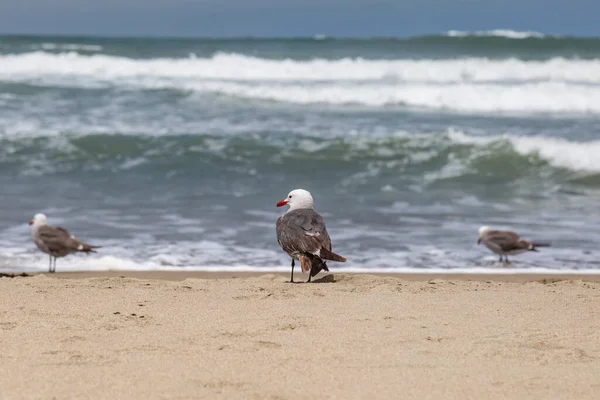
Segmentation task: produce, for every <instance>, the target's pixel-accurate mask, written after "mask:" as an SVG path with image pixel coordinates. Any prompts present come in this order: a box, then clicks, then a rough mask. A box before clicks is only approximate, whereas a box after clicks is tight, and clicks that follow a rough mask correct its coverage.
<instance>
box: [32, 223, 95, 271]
mask: <svg viewBox="0 0 600 400" xmlns="http://www.w3.org/2000/svg"><path fill="white" fill-rule="evenodd" d="M29 225H31V238H32V239H33V242H34V243H35V244H36V246H37V247H38V248H39V249H40V250H41V251H43V252H44V253H46V254H48V255H50V268H49V269H48V272H56V258H57V257H64V256H66V255H69V254H71V253H74V252H78V251H81V252H84V253H90V252H92V253H95V251H94V249H97V248H100V247H101V246H92V245H89V244H85V243H83V242H80V241H79V240H77V239H75V236H73V235H71V234H70V233H69V231H68V230H66V229H65V228H60V227H58V226H50V225H48V221H47V219H46V216H45V215H44V214H35V216H34V217H33V219H32V220H31V221H29ZM52 258H54V268H52Z"/></svg>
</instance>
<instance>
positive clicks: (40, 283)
mask: <svg viewBox="0 0 600 400" xmlns="http://www.w3.org/2000/svg"><path fill="white" fill-rule="evenodd" d="M119 275H124V276H126V277H122V278H121V277H119ZM298 275H299V276H298V278H301V276H300V274H298ZM236 276H238V277H237V278H233V277H232V276H231V274H199V273H196V274H187V275H186V274H177V273H154V274H152V273H138V274H135V273H123V272H121V273H105V274H55V275H54V276H48V275H37V276H34V277H18V278H12V279H11V278H2V279H0V343H1V345H2V348H1V351H0V399H3V400H4V399H21V398H27V399H52V398H55V399H88V398H89V399H198V398H207V399H213V398H228V399H303V398H306V399H308V398H313V399H325V398H335V399H359V398H360V399H375V398H378V399H384V398H390V399H397V398H411V399H495V398H510V399H525V398H527V399H598V398H600V283H598V282H597V278H594V277H584V280H579V279H582V277H571V279H573V280H564V281H554V280H555V279H556V277H551V278H550V279H549V280H546V281H543V282H524V281H527V280H529V279H528V278H527V277H523V276H512V277H511V276H506V275H504V276H496V277H490V276H479V277H476V276H475V277H473V276H471V277H468V276H467V277H465V276H446V277H445V278H446V279H444V280H442V279H435V280H430V278H431V276H427V275H415V276H406V275H402V276H374V275H359V274H333V275H329V276H325V277H323V278H321V279H320V280H318V281H317V283H313V284H297V285H292V284H289V283H285V280H286V279H287V276H285V275H279V274H271V275H256V274H255V275H252V274H236ZM215 277H218V278H222V279H214V278H215ZM465 278H470V279H476V281H469V280H465ZM537 278H538V279H539V277H537ZM562 278H565V277H562ZM566 278H568V277H566ZM594 280H595V281H594Z"/></svg>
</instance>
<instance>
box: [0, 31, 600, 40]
mask: <svg viewBox="0 0 600 400" xmlns="http://www.w3.org/2000/svg"><path fill="white" fill-rule="evenodd" d="M501 30H505V31H512V32H515V33H528V32H529V31H516V30H512V29H489V30H486V31H459V30H448V31H445V32H439V33H423V34H415V35H406V36H383V35H373V36H344V35H339V36H336V35H327V34H322V33H316V34H313V35H306V36H302V35H277V36H275V35H273V36H267V35H222V36H214V35H196V36H191V35H189V36H188V35H156V34H93V33H13V32H0V36H2V37H22V38H31V37H54V38H82V39H166V40H169V39H170V40H235V39H244V40H314V41H319V40H409V39H419V38H434V37H448V38H453V39H461V38H471V39H472V38H498V39H512V38H509V37H506V36H502V35H491V34H490V35H477V33H480V32H494V31H501ZM449 32H464V33H465V35H464V36H452V35H449ZM536 33H539V34H540V35H542V36H541V37H539V36H531V37H526V38H519V39H517V40H524V39H537V40H540V39H598V38H600V36H577V35H571V34H569V35H562V34H552V33H541V32H536Z"/></svg>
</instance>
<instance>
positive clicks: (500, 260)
mask: <svg viewBox="0 0 600 400" xmlns="http://www.w3.org/2000/svg"><path fill="white" fill-rule="evenodd" d="M498 262H502V254H500V259H499V260H498Z"/></svg>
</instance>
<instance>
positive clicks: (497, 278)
mask: <svg viewBox="0 0 600 400" xmlns="http://www.w3.org/2000/svg"><path fill="white" fill-rule="evenodd" d="M37 275H45V276H47V277H50V278H65V279H85V278H133V279H147V280H167V281H182V280H185V279H246V278H257V277H261V276H265V275H270V276H276V277H281V281H282V282H287V281H288V280H289V276H290V274H289V273H287V272H272V271H265V272H258V271H256V272H248V271H151V270H146V271H127V270H122V271H68V272H60V271H59V272H56V273H52V274H51V273H48V272H21V273H17V272H15V273H12V272H11V273H0V278H2V277H7V278H12V277H33V276H37ZM336 276H376V277H393V278H398V279H401V280H406V281H430V280H445V281H453V280H456V281H474V282H487V281H489V282H508V283H527V282H558V281H571V280H576V281H585V282H600V274H598V275H596V274H578V273H568V272H567V273H556V274H548V273H521V272H520V273H501V274H500V273H499V274H492V273H452V272H449V273H413V272H407V273H403V272H388V273H382V272H337V273H336V272H332V273H329V274H319V275H317V276H316V277H314V278H313V281H315V282H316V283H319V282H331V281H332V280H335V277H336ZM295 278H296V281H297V283H303V282H304V281H305V280H306V279H307V276H306V275H303V274H296V275H295Z"/></svg>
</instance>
